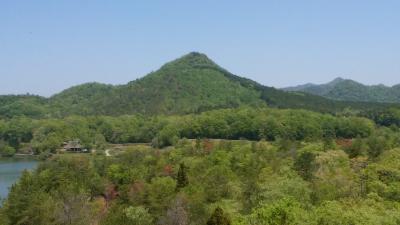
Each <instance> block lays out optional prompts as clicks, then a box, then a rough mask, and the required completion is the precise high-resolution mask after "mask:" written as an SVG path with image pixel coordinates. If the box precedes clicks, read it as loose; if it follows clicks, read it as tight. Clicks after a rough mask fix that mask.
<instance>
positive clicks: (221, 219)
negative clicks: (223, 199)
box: [207, 207, 231, 225]
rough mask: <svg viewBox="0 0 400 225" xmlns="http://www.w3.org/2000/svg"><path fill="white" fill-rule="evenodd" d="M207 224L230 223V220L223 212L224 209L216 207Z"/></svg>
mask: <svg viewBox="0 0 400 225" xmlns="http://www.w3.org/2000/svg"><path fill="white" fill-rule="evenodd" d="M207 225H231V220H230V219H229V217H228V216H227V215H226V214H225V213H224V210H222V209H221V208H220V207H217V208H216V209H215V210H214V213H213V214H212V215H211V217H210V219H209V220H208V221H207Z"/></svg>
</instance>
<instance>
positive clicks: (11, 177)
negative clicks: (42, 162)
mask: <svg viewBox="0 0 400 225" xmlns="http://www.w3.org/2000/svg"><path fill="white" fill-rule="evenodd" d="M37 163H38V161H35V160H31V159H1V158H0V198H1V199H4V198H6V197H7V195H8V192H9V188H10V187H11V186H12V185H13V184H14V183H15V182H16V181H17V180H18V178H19V177H20V176H21V173H22V171H24V170H25V169H27V170H32V169H34V168H35V167H36V165H37ZM0 205H1V202H0Z"/></svg>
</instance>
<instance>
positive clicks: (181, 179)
mask: <svg viewBox="0 0 400 225" xmlns="http://www.w3.org/2000/svg"><path fill="white" fill-rule="evenodd" d="M188 184H189V179H188V177H187V174H186V166H185V164H184V163H181V164H180V165H179V170H178V175H177V176H176V190H178V191H179V190H180V189H181V188H184V187H186V186H187V185H188Z"/></svg>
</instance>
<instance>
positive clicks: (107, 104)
mask: <svg viewBox="0 0 400 225" xmlns="http://www.w3.org/2000/svg"><path fill="white" fill-rule="evenodd" d="M349 100H353V99H349ZM0 103H1V104H0V118H12V117H14V116H20V115H25V116H27V117H31V118H63V117H66V116H71V115H81V116H91V115H107V116H120V115H131V114H138V113H140V114H146V115H165V114H167V115H182V114H188V113H199V112H204V111H208V110H212V109H221V108H235V107H241V106H257V107H261V106H265V105H267V106H269V107H275V108H299V109H308V110H313V111H318V112H325V113H332V114H335V113H342V112H343V111H353V112H363V111H366V110H371V109H385V108H387V107H399V106H398V105H395V104H385V103H372V102H370V103H367V102H357V101H353V102H350V101H349V102H343V101H334V100H329V99H326V98H324V97H321V96H318V95H312V94H308V93H291V92H286V91H282V90H278V89H275V88H272V87H267V86H263V85H261V84H259V83H257V82H255V81H252V80H249V79H246V78H243V77H239V76H236V75H234V74H232V73H230V72H228V71H227V70H225V69H223V68H221V67H220V66H218V65H217V64H216V63H214V62H213V61H212V60H210V59H209V58H208V57H207V56H206V55H204V54H201V53H196V52H192V53H189V54H187V55H185V56H183V57H181V58H178V59H176V60H174V61H172V62H169V63H167V64H165V65H164V66H162V67H161V68H160V69H159V70H157V71H155V72H152V73H150V74H148V75H147V76H144V77H143V78H141V79H138V80H135V81H131V82H129V83H128V84H125V85H117V86H113V85H106V84H100V83H87V84H82V85H78V86H75V87H71V88H69V89H67V90H64V91H62V92H61V93H58V94H56V95H54V96H52V97H50V98H43V97H39V96H32V95H20V96H0Z"/></svg>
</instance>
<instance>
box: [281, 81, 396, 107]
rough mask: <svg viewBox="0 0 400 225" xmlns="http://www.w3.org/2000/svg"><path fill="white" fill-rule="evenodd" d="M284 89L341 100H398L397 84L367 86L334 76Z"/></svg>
mask: <svg viewBox="0 0 400 225" xmlns="http://www.w3.org/2000/svg"><path fill="white" fill-rule="evenodd" d="M286 90H289V91H301V92H306V93H310V94H315V95H320V96H324V97H327V98H331V99H336V100H342V101H343V100H344V101H360V102H397V103H399V102H400V89H399V88H398V86H394V87H387V86H383V85H372V86H367V85H363V84H361V83H358V82H356V81H353V80H347V79H342V78H336V79H335V80H333V81H331V82H329V83H327V84H321V85H314V84H311V85H300V86H297V87H292V88H286Z"/></svg>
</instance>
